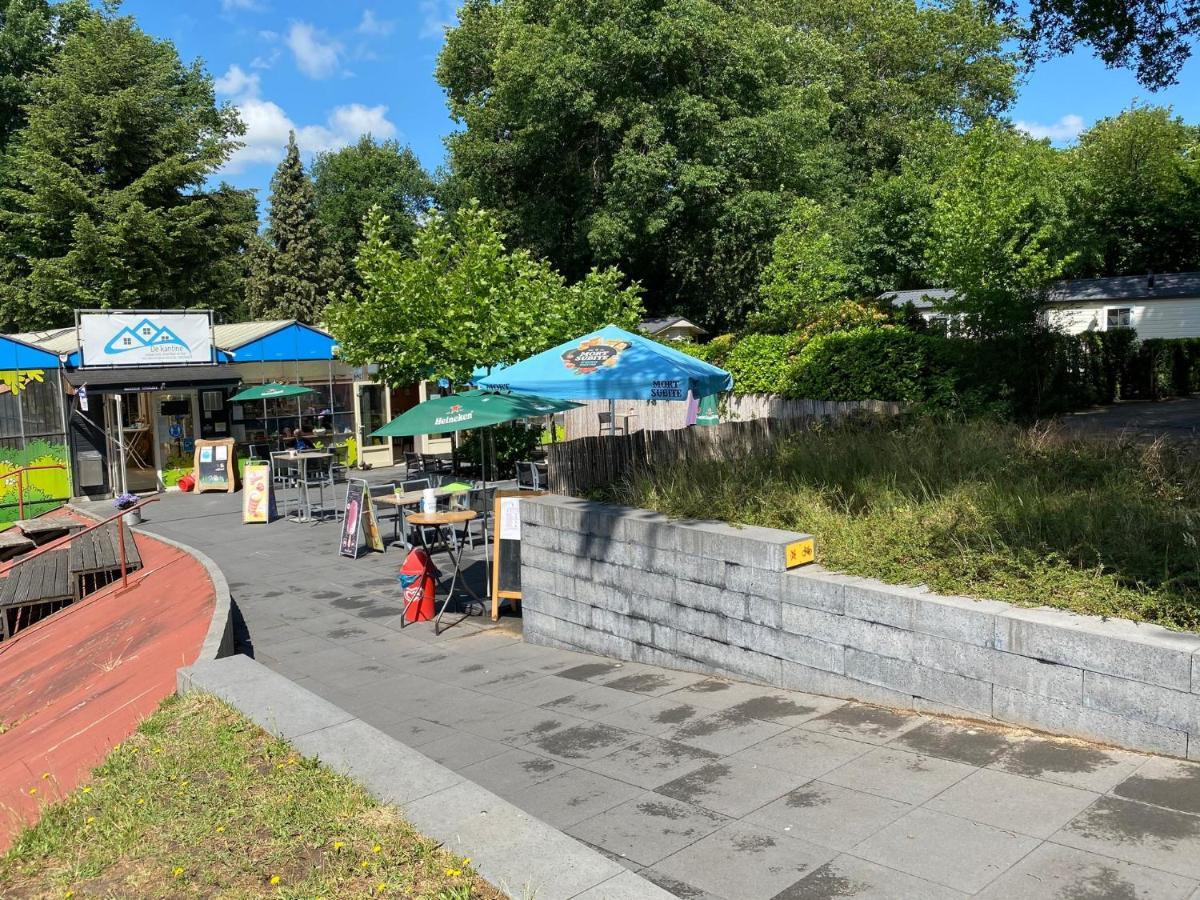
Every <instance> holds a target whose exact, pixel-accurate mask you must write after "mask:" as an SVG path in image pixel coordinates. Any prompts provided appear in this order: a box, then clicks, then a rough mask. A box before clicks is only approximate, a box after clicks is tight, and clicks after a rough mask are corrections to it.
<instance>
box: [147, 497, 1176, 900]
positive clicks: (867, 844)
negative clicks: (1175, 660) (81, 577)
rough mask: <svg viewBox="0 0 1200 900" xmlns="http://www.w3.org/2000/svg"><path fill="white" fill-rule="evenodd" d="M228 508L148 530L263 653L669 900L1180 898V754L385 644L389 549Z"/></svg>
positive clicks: (475, 631)
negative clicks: (224, 589)
mask: <svg viewBox="0 0 1200 900" xmlns="http://www.w3.org/2000/svg"><path fill="white" fill-rule="evenodd" d="M375 477H379V476H378V475H376V476H375ZM239 502H240V498H239V497H238V496H237V495H224V494H220V495H218V494H205V495H200V496H190V495H177V496H170V497H168V498H167V499H165V500H164V501H163V502H161V503H159V504H156V505H155V506H152V507H150V510H151V511H152V512H153V521H152V522H150V523H148V525H147V527H148V528H149V529H150V530H152V531H156V532H160V533H162V534H164V535H167V536H169V537H174V538H177V539H179V540H181V541H184V542H186V543H189V544H192V545H193V546H196V547H198V548H200V549H202V550H204V551H205V552H206V553H208V554H209V555H210V556H212V557H213V558H214V559H215V560H216V562H217V563H218V565H220V566H221V567H222V568H223V569H224V571H225V573H226V575H227V577H228V579H229V581H230V585H231V588H232V591H233V595H234V598H235V600H236V601H237V604H238V606H239V607H240V609H241V612H242V615H243V616H244V620H245V630H246V632H247V636H248V639H249V642H250V646H252V650H253V653H254V655H255V656H256V657H257V658H258V659H259V660H260V661H261V662H263V663H264V664H266V665H268V666H270V667H271V668H273V669H275V670H277V671H279V672H281V673H283V674H285V675H288V676H289V677H291V678H293V679H294V680H296V681H298V682H299V683H301V684H303V685H305V686H306V687H308V688H309V689H310V690H312V691H314V692H316V693H318V694H320V695H322V696H324V697H326V698H327V699H329V700H331V701H332V702H334V703H337V704H338V705H340V706H342V707H344V708H345V709H347V710H349V711H350V712H352V713H354V714H355V715H357V716H359V717H361V718H363V719H365V720H366V721H368V722H370V723H371V724H372V725H375V726H376V727H378V728H380V729H381V730H383V731H385V732H387V733H389V734H391V735H393V736H395V737H397V738H399V739H400V740H402V741H404V742H405V743H407V744H409V745H411V746H413V747H416V748H419V749H420V751H421V752H422V753H424V754H425V755H427V756H429V757H431V758H433V759H435V760H437V761H438V762H440V763H442V764H443V765H446V766H448V767H450V768H452V769H454V770H456V771H458V772H460V773H462V774H463V775H465V776H467V777H469V778H471V779H472V780H474V781H476V782H478V783H479V784H481V785H483V786H485V787H487V788H489V789H490V790H492V791H494V792H495V793H497V794H499V795H500V796H501V797H504V798H505V799H507V800H509V801H511V802H512V803H514V804H516V805H517V806H519V807H521V808H523V809H525V810H527V811H528V812H530V813H532V814H534V815H536V816H538V817H539V818H541V819H543V820H545V821H546V822H548V823H550V824H552V825H554V826H556V827H558V828H561V829H562V830H564V831H566V832H567V833H568V834H571V835H573V836H575V837H577V838H579V839H580V840H583V841H585V842H587V843H589V844H591V845H593V846H595V847H597V848H598V849H600V850H601V851H602V852H604V853H607V854H608V855H610V856H612V857H613V858H615V859H618V860H620V861H621V862H622V863H624V864H625V865H627V866H628V867H629V868H631V869H633V870H635V871H638V872H640V873H642V874H643V875H644V876H645V877H646V878H648V879H650V880H652V881H654V882H656V883H657V884H660V885H662V886H664V887H665V888H667V889H668V890H670V891H671V892H673V893H675V894H677V895H678V896H680V897H684V898H701V900H703V898H724V900H759V898H762V900H768V898H778V900H801V898H822V897H855V898H870V897H887V898H920V900H931V898H942V897H947V898H948V897H963V896H979V897H989V898H998V897H1004V898H1011V897H1057V898H1110V897H1111V898H1134V897H1154V898H1171V897H1180V898H1187V897H1193V898H1200V890H1197V883H1198V881H1200V765H1193V764H1188V763H1179V762H1176V761H1172V760H1166V759H1159V758H1153V757H1146V756H1142V755H1138V754H1134V753H1125V752H1120V751H1113V750H1105V749H1101V748H1098V747H1094V746H1090V745H1086V744H1081V743H1078V742H1069V741H1054V740H1049V739H1046V738H1043V737H1038V736H1034V735H1028V734H1023V733H1018V732H1010V731H1003V730H993V729H988V728H983V727H978V726H968V725H963V724H956V723H951V722H947V721H943V720H938V719H935V718H930V717H926V716H918V715H911V714H906V713H899V712H893V711H888V710H882V709H878V708H874V707H869V706H862V705H858V704H853V703H844V702H843V701H840V700H834V699H830V698H826V697H816V696H812V695H807V694H798V693H791V692H786V691H779V690H775V689H771V688H764V687H758V686H754V685H750V684H742V683H737V682H729V681H721V680H716V679H711V678H704V677H702V676H698V675H691V674H686V673H681V672H675V671H670V670H664V669H656V668H653V667H650V666H643V665H636V664H624V665H618V664H616V663H614V662H613V661H611V660H604V659H600V658H596V657H589V656H586V655H583V654H577V653H569V652H566V651H561V650H555V649H550V648H544V647H535V646H531V645H527V644H525V643H523V642H522V641H521V639H520V620H519V618H507V619H502V620H501V623H500V627H481V624H485V625H486V626H490V623H486V620H485V623H479V620H475V623H476V624H470V625H466V624H464V625H463V626H459V627H456V628H453V629H451V630H450V631H449V632H447V633H445V634H443V635H442V636H441V637H440V638H436V639H435V638H434V637H433V635H432V630H431V628H430V627H429V625H428V624H422V625H418V626H416V627H409V628H405V629H404V630H403V631H401V630H400V629H399V623H398V620H397V615H398V614H399V612H400V604H399V603H398V602H397V595H396V588H395V584H394V581H393V572H394V570H395V568H396V566H398V565H399V562H400V558H401V557H400V554H399V553H398V552H396V551H393V552H391V553H388V554H384V555H380V554H370V555H367V556H366V557H364V558H361V559H359V560H354V561H352V560H348V559H343V558H339V557H338V556H337V528H336V526H334V525H333V524H325V525H320V526H316V527H308V526H301V525H296V524H292V523H287V522H279V523H276V524H272V525H270V526H268V527H263V526H250V525H242V524H241V523H240V516H239ZM385 531H390V526H388V527H385Z"/></svg>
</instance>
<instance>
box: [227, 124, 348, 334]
mask: <svg viewBox="0 0 1200 900" xmlns="http://www.w3.org/2000/svg"><path fill="white" fill-rule="evenodd" d="M264 239H265V240H264V241H262V242H256V243H255V245H254V246H253V248H252V251H251V259H250V263H249V266H250V277H248V278H247V279H246V306H247V308H248V310H249V312H250V315H252V316H254V317H255V318H272V319H299V320H301V321H303V322H316V321H317V320H318V318H319V317H320V315H321V311H322V310H323V309H324V308H325V304H326V303H327V302H328V301H329V299H330V298H331V297H333V296H334V295H335V294H336V293H337V292H338V291H340V290H341V289H342V286H343V283H344V280H343V278H342V274H341V262H340V261H339V260H338V258H337V254H336V253H334V251H333V248H332V247H331V246H330V241H329V239H328V236H327V235H326V233H325V229H324V226H323V225H322V224H321V222H320V220H319V219H318V218H317V204H316V193H315V191H314V189H313V183H312V179H310V178H309V177H308V173H306V172H305V171H304V164H303V163H302V162H301V161H300V148H299V147H298V146H297V145H296V133H295V132H294V131H293V132H289V133H288V145H287V152H286V153H285V154H284V157H283V160H282V161H281V162H280V163H279V166H278V168H276V169H275V174H274V175H273V176H272V177H271V209H270V212H269V214H268V216H267V228H266V233H265V235H264Z"/></svg>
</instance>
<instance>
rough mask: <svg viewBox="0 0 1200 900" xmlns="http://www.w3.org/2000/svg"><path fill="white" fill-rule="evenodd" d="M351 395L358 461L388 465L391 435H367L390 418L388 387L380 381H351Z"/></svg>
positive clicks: (362, 463)
mask: <svg viewBox="0 0 1200 900" xmlns="http://www.w3.org/2000/svg"><path fill="white" fill-rule="evenodd" d="M354 396H355V400H356V403H355V409H354V411H355V424H356V425H357V429H356V430H357V432H358V460H359V464H360V465H367V466H390V465H391V464H392V439H391V438H381V437H370V434H371V432H372V431H375V430H377V429H379V428H382V427H383V426H384V425H386V424H387V423H388V422H389V421H391V412H390V410H389V405H388V393H387V391H386V390H385V389H384V386H383V385H382V384H376V383H374V382H369V381H358V382H355V384H354Z"/></svg>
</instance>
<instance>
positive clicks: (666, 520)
mask: <svg viewBox="0 0 1200 900" xmlns="http://www.w3.org/2000/svg"><path fill="white" fill-rule="evenodd" d="M623 518H624V523H625V540H626V541H628V542H629V543H631V544H640V545H641V546H643V547H649V548H651V549H654V550H678V549H679V539H678V537H677V534H678V531H679V526H678V524H677V523H676V522H675V521H674V520H672V519H671V518H670V517H669V516H664V515H663V514H662V513H656V512H651V511H650V510H648V509H635V510H631V511H630V512H628V513H626V514H625V516H624V517H623Z"/></svg>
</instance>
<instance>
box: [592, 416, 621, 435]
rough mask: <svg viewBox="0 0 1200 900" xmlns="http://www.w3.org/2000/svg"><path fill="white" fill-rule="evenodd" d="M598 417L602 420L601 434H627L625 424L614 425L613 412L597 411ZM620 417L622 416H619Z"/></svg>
mask: <svg viewBox="0 0 1200 900" xmlns="http://www.w3.org/2000/svg"><path fill="white" fill-rule="evenodd" d="M596 418H597V419H598V420H599V422H600V434H601V435H606V434H625V427H624V426H623V425H616V426H614V425H613V414H612V413H610V412H598V413H596ZM618 418H620V417H619V416H618Z"/></svg>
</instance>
